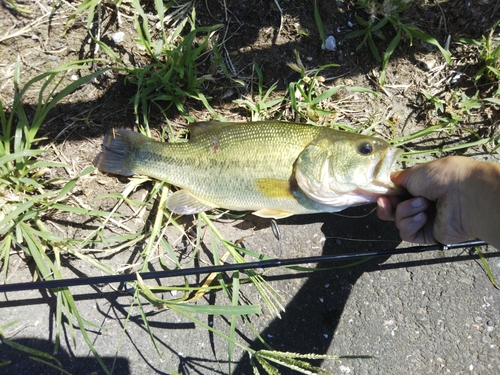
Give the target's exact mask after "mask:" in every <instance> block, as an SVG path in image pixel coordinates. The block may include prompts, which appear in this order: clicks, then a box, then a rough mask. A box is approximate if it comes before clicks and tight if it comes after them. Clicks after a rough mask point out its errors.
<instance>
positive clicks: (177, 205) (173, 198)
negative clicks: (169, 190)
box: [166, 190, 216, 215]
mask: <svg viewBox="0 0 500 375" xmlns="http://www.w3.org/2000/svg"><path fill="white" fill-rule="evenodd" d="M166 206H167V208H168V209H169V210H170V211H172V212H175V213H176V214H181V215H192V214H197V213H198V212H203V211H207V210H211V209H213V208H216V206H214V205H213V204H210V203H207V202H203V201H202V200H200V199H198V198H196V197H195V196H193V195H192V194H191V193H189V192H188V191H186V190H179V191H176V192H175V193H173V194H171V195H169V196H168V198H167V202H166Z"/></svg>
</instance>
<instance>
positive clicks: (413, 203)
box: [411, 198, 424, 208]
mask: <svg viewBox="0 0 500 375" xmlns="http://www.w3.org/2000/svg"><path fill="white" fill-rule="evenodd" d="M423 205H424V200H423V199H422V198H416V199H414V200H412V201H411V206H412V207H414V208H419V207H422V206H423Z"/></svg>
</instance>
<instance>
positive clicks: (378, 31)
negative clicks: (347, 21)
mask: <svg viewBox="0 0 500 375" xmlns="http://www.w3.org/2000/svg"><path fill="white" fill-rule="evenodd" d="M356 3H357V7H358V8H359V9H360V10H362V11H363V12H365V13H366V15H367V16H368V19H365V18H363V17H361V16H359V15H357V14H356V15H355V17H356V21H357V23H358V25H359V26H360V29H359V30H355V31H352V32H350V33H349V34H347V36H346V39H351V38H362V40H361V43H360V44H359V45H358V47H357V50H359V49H360V48H362V47H364V46H366V45H368V47H369V48H370V51H371V52H372V54H373V56H374V57H375V59H377V61H378V62H380V63H381V64H382V70H381V73H380V78H379V82H380V84H381V85H382V86H383V85H385V81H386V68H387V63H388V62H389V59H390V57H391V56H392V54H393V53H394V51H395V50H396V48H397V46H398V45H399V43H400V42H401V40H402V37H403V35H406V36H407V37H408V40H409V42H410V45H411V44H412V43H413V38H417V39H420V40H422V41H424V42H426V43H428V44H431V45H434V46H436V47H437V48H438V49H439V51H441V53H442V55H443V57H444V58H445V60H446V62H447V63H448V64H451V55H450V53H449V52H448V51H447V50H446V49H444V48H443V47H442V46H441V44H440V43H439V42H438V41H437V40H436V39H435V38H433V37H431V36H429V35H427V34H426V33H424V32H423V31H422V30H420V29H419V28H418V27H417V26H415V25H414V24H412V23H410V22H407V21H406V20H407V18H406V17H405V16H404V12H405V11H407V10H408V9H409V8H410V7H411V6H412V5H413V4H412V1H409V0H386V1H384V2H380V1H377V0H358V1H357V2H356ZM388 24H389V25H392V26H393V28H394V31H395V33H396V35H394V37H393V38H392V39H391V41H390V42H389V45H388V46H387V48H386V50H385V51H384V53H383V54H382V55H381V53H380V51H379V49H380V47H379V46H378V43H376V38H378V39H379V40H381V41H385V40H386V34H384V27H385V26H386V25H388Z"/></svg>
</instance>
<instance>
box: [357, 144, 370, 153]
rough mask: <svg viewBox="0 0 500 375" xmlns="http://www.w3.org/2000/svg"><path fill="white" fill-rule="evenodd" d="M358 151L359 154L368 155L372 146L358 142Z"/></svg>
mask: <svg viewBox="0 0 500 375" xmlns="http://www.w3.org/2000/svg"><path fill="white" fill-rule="evenodd" d="M358 152H359V153H360V154H361V155H370V154H371V153H372V152H373V146H372V145H371V144H370V143H367V142H363V143H360V144H359V146H358Z"/></svg>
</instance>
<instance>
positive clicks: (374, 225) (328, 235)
mask: <svg viewBox="0 0 500 375" xmlns="http://www.w3.org/2000/svg"><path fill="white" fill-rule="evenodd" d="M371 208H372V207H369V206H368V207H366V206H365V207H360V208H355V209H351V210H349V211H347V212H348V213H349V215H363V212H364V213H365V214H366V213H368V212H370V210H371ZM345 212H346V211H345ZM345 212H343V214H344V213H345ZM313 222H323V225H322V227H321V231H322V232H323V235H324V237H325V242H324V245H323V255H327V254H328V255H330V254H342V253H351V252H352V253H354V252H364V251H373V250H383V249H388V248H395V247H397V245H398V244H399V243H400V242H401V240H400V238H399V235H398V231H397V229H396V228H395V226H394V223H392V222H384V221H381V220H379V219H378V218H377V216H376V215H375V214H370V215H368V216H365V217H362V218H354V219H353V218H346V217H341V216H337V215H335V214H324V215H309V216H297V217H292V218H289V219H286V220H282V221H280V222H279V225H280V226H281V227H282V226H285V225H292V226H294V227H293V228H294V230H293V231H290V232H291V233H296V235H297V238H298V239H300V237H301V226H302V228H305V227H303V225H305V224H309V223H313ZM305 230H307V229H305ZM287 234H288V235H290V233H288V231H287ZM339 237H342V238H343V239H339ZM345 238H350V239H352V240H346V239H345ZM355 239H362V240H364V241H355ZM303 241H304V237H302V241H300V242H302V243H303ZM300 242H299V243H300ZM283 257H284V258H288V257H289V256H283ZM387 258H388V257H385V258H373V259H370V260H368V261H366V262H364V263H362V264H359V265H356V266H351V267H346V268H336V269H333V270H327V271H317V272H312V273H311V274H309V276H308V278H307V281H306V282H305V283H304V284H303V285H302V287H301V288H300V290H299V291H298V292H297V293H296V294H295V295H294V296H293V299H292V300H291V301H290V302H289V303H288V305H287V306H286V309H285V312H284V313H282V317H281V319H274V320H273V321H272V322H271V323H270V324H269V326H268V327H267V328H265V329H264V331H262V332H261V333H260V334H261V336H262V337H263V338H264V340H266V342H267V343H268V344H269V345H270V346H271V347H272V348H273V349H274V350H277V351H283V352H296V353H319V354H326V353H327V351H328V348H329V346H330V343H331V341H332V339H333V335H334V334H335V330H336V328H337V325H338V323H339V321H340V317H341V315H342V311H343V309H344V306H345V304H346V302H347V299H348V298H349V295H350V293H351V290H352V288H353V286H354V284H355V283H356V281H357V280H358V278H359V277H360V276H361V275H362V274H363V273H364V272H371V271H374V270H376V269H378V268H379V266H378V265H379V264H380V263H383V262H384V261H385V260H387ZM345 264H346V263H345V262H344V265H345ZM340 265H342V264H338V263H337V264H332V263H322V264H318V265H317V268H326V267H334V266H340ZM282 282H286V281H282ZM250 346H251V348H252V349H254V350H259V349H266V348H265V347H264V346H263V345H262V343H261V342H260V341H259V340H254V341H253V342H252V343H251V345H250ZM335 354H338V355H356V354H359V353H335ZM312 364H313V365H316V366H321V361H320V360H317V361H315V362H312ZM273 365H274V363H273ZM279 370H280V373H281V374H292V373H297V372H294V371H292V370H290V369H288V368H284V367H281V368H279ZM251 373H253V370H252V368H251V364H250V359H249V357H248V354H245V356H244V357H243V358H242V360H241V361H240V362H239V364H238V366H237V367H236V369H235V370H234V372H233V374H235V375H236V374H238V375H239V374H251Z"/></svg>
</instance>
